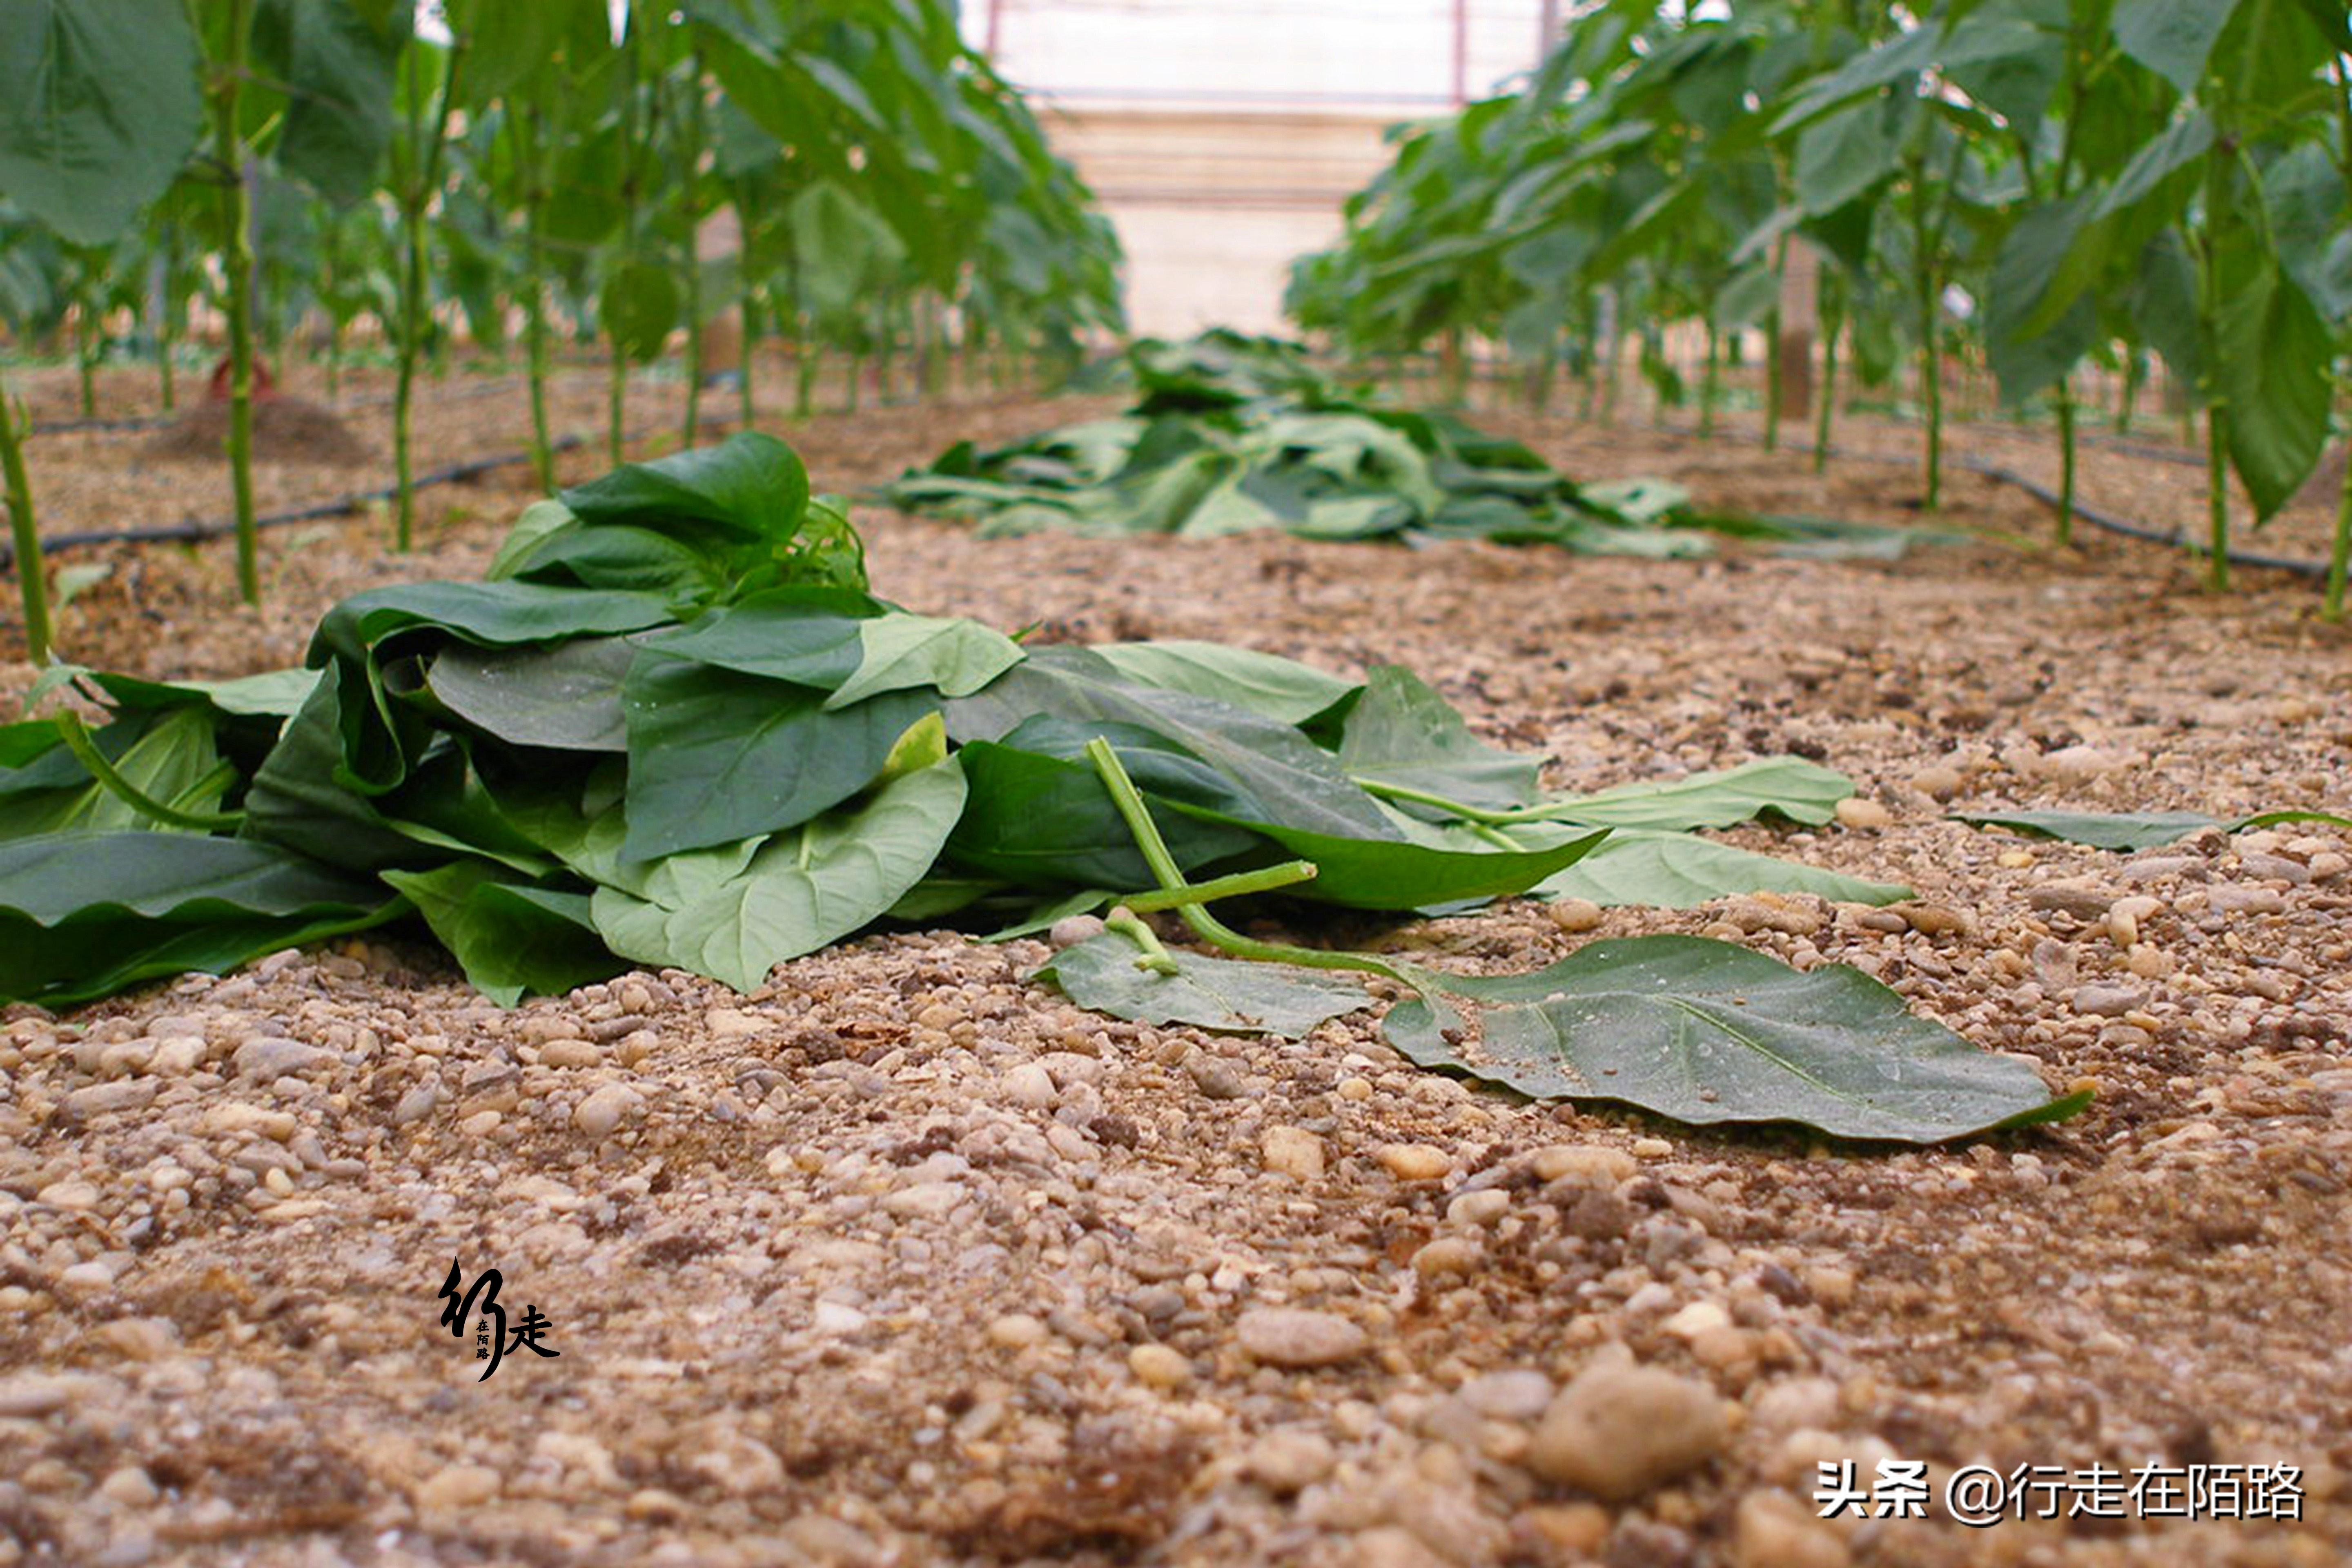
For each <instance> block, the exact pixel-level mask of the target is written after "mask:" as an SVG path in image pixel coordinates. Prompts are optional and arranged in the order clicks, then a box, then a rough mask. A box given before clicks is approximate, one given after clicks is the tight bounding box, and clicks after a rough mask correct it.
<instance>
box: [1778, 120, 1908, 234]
mask: <svg viewBox="0 0 2352 1568" xmlns="http://www.w3.org/2000/svg"><path fill="white" fill-rule="evenodd" d="M1902 151H1903V144H1902V142H1901V140H1900V139H1899V138H1897V137H1895V136H1893V135H1890V134H1889V133H1888V131H1887V124H1886V108H1885V105H1884V104H1882V103H1880V102H1879V101H1878V100H1876V99H1865V100H1863V101H1862V102H1859V103H1856V104H1853V105H1851V106H1850V107H1848V108H1846V109H1843V110H1840V111H1839V112H1837V113H1835V114H1832V115H1830V116H1828V117H1827V118H1825V119H1822V120H1818V121H1814V122H1813V123H1812V124H1811V125H1808V126H1806V127H1805V128H1804V130H1803V131H1801V132H1798V135H1797V159H1796V181H1797V199H1798V201H1799V202H1800V203H1801V205H1803V207H1804V210H1805V211H1806V212H1807V213H1808V214H1811V216H1816V217H1818V216H1822V214H1824V213H1833V212H1835V211H1837V210H1838V209H1839V208H1840V207H1842V206H1844V205H1846V204H1847V203H1848V202H1851V201H1853V200H1855V199H1856V198H1858V197H1860V196H1861V195H1864V193H1865V192H1867V191H1870V190H1872V189H1874V187H1876V186H1878V185H1880V184H1885V182H1886V181H1888V180H1890V179H1893V178H1894V177H1895V170H1896V168H1898V167H1899V166H1900V163H1899V160H1900V158H1901V154H1902Z"/></svg>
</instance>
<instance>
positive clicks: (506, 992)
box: [383, 860, 625, 1007]
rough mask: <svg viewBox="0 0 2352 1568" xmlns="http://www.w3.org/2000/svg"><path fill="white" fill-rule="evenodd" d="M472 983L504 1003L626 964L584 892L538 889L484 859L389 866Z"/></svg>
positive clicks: (391, 877)
mask: <svg viewBox="0 0 2352 1568" xmlns="http://www.w3.org/2000/svg"><path fill="white" fill-rule="evenodd" d="M383 879H384V880H385V881H386V882H388V883H390V884H391V885H392V886H393V887H394V888H395V889H399V890H400V891H401V892H402V893H404V894H406V895H407V897H408V900H409V902H411V903H412V904H415V906H416V912H417V913H418V914H420V915H422V916H423V917H424V918H425V924H427V925H429V926H431V927H432V928H433V934H434V935H435V936H436V937H438V938H439V939H440V941H441V945H442V946H444V947H446V948H447V949H448V950H449V951H450V952H452V953H453V954H455V955H456V957H457V962H458V963H459V964H460V965H462V966H463V967H464V969H465V971H466V979H467V982H468V983H470V984H472V985H473V987H474V988H475V989H476V990H477V991H479V992H481V993H482V994H484V995H485V996H488V997H489V998H490V999H491V1000H492V1001H494V1002H496V1003H498V1004H499V1005H500V1006H502V1007H511V1006H513V1005H515V1004H516V1003H518V1002H520V1001H521V1000H522V999H523V998H524V997H525V996H528V995H538V996H556V995H561V994H563V993H564V992H567V991H570V990H572V988H573V987H575V986H580V985H585V984H590V983H591V982H593V981H598V980H605V979H609V978H611V977H612V976H613V975H614V974H617V973H620V972H621V970H622V969H623V968H624V967H625V965H623V964H622V963H621V962H620V961H619V960H617V959H615V958H614V956H613V955H612V953H611V952H608V951H607V950H606V949H605V946H604V938H603V937H602V936H600V935H599V934H597V931H596V925H595V922H594V921H593V919H591V918H590V914H589V899H588V895H586V894H585V893H568V892H562V891H560V890H557V889H547V888H535V887H530V886H528V885H525V884H521V883H518V882H515V881H513V880H511V879H508V878H507V877H504V876H501V875H500V872H499V868H496V867H493V866H491V865H489V864H488V863H487V862H484V861H480V860H457V861H452V862H451V863H450V864H448V865H446V866H443V867H439V868H436V869H434V870H431V871H386V872H384V873H383Z"/></svg>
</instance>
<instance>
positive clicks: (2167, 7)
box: [2114, 0, 2238, 97]
mask: <svg viewBox="0 0 2352 1568" xmlns="http://www.w3.org/2000/svg"><path fill="white" fill-rule="evenodd" d="M2237 8H2238V6H2237V0H2116V12H2115V22H2114V27H2115V35H2116V43H2117V44H2118V45H2120V46H2121V47H2122V48H2123V51H2124V53H2125V54H2126V55H2129V56H2130V57H2131V58H2133V59H2136V60H2137V61H2138V62H2139V63H2140V64H2142V65H2144V66H2146V67H2147V68H2148V69H2150V70H2152V71H2154V72H2155V73H2156V74H2157V75H2158V76H2160V77H2162V78H2163V79H2165V80H2167V81H2168V82H2170V83H2171V84H2172V85H2173V86H2174V87H2175V88H2178V89H2179V90H2180V93H2181V95H2182V96H2183V97H2189V96H2191V95H2193V94H2195V92H2196V91H2197V84H2198V82H2199V81H2200V80H2201V79H2203V78H2204V75H2205V62H2206V60H2207V58H2210V56H2211V54H2212V53H2213V44H2214V40H2216V39H2217V38H2219V37H2221V29H2222V28H2223V27H2225V26H2228V25H2229V22H2230V16H2231V12H2233V11H2235V10H2236V9H2237Z"/></svg>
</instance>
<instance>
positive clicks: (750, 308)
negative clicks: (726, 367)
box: [735, 247, 760, 430]
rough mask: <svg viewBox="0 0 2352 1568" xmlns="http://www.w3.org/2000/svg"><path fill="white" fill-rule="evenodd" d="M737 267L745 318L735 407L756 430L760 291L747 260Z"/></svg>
mask: <svg viewBox="0 0 2352 1568" xmlns="http://www.w3.org/2000/svg"><path fill="white" fill-rule="evenodd" d="M747 248H748V247H747ZM736 265H737V266H738V268H740V269H741V273H742V277H741V281H740V286H739V288H738V290H737V298H738V300H739V302H740V311H741V315H742V318H743V319H742V326H741V331H740V334H739V336H738V340H737V344H736V349H735V405H736V412H737V414H738V416H739V423H740V424H741V425H742V426H743V428H744V429H746V430H756V429H758V428H759V427H760V421H759V415H758V407H757V400H756V399H754V398H753V396H752V395H751V363H752V361H754V360H755V359H757V358H758V357H759V349H760V289H759V286H758V285H757V284H755V283H754V282H752V281H751V268H750V267H749V266H748V265H746V264H745V260H744V258H741V257H740V256H739V257H738V258H737V262H736Z"/></svg>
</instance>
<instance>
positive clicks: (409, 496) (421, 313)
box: [392, 33, 466, 553]
mask: <svg viewBox="0 0 2352 1568" xmlns="http://www.w3.org/2000/svg"><path fill="white" fill-rule="evenodd" d="M465 56H466V36H465V35H464V34H463V33H459V34H457V35H456V36H454V37H452V38H451V39H450V40H449V47H448V49H447V50H446V53H445V54H444V55H443V58H442V67H441V91H440V100H439V102H438V104H437V105H436V109H435V111H434V114H433V116H432V119H431V121H430V124H429V128H428V124H427V121H426V118H425V105H424V102H423V97H424V93H423V88H424V83H423V81H422V79H420V76H419V69H420V66H419V62H420V60H421V58H422V46H421V45H419V44H418V43H415V42H414V41H412V42H411V43H410V45H409V50H408V95H409V96H408V101H409V115H410V120H409V126H408V132H409V146H408V160H407V163H408V166H407V168H406V170H405V171H404V173H405V174H407V176H408V178H407V181H406V182H405V185H404V189H403V190H402V191H401V193H400V195H401V234H402V243H401V277H400V365H399V373H398V376H397V378H396V379H395V380H394V384H393V395H392V461H393V485H394V489H395V490H396V491H397V492H398V493H397V495H396V496H395V498H394V500H395V501H396V503H397V506H398V513H397V521H396V522H395V523H394V537H393V548H394V549H395V550H397V551H400V552H403V553H406V552H407V551H408V550H409V548H410V547H411V546H412V545H413V544H414V543H415V538H416V487H415V453H414V452H413V450H412V449H411V447H412V444H411V441H410V438H409V428H410V416H411V413H412V411H413V408H414V405H415V392H416V362H417V359H418V357H419V356H420V355H421V354H423V353H424V352H425V326H426V322H427V321H428V319H429V317H430V313H431V300H430V299H429V297H428V296H427V295H426V293H425V208H427V207H428V206H430V205H432V203H433V193H434V191H435V189H436V187H437V186H438V185H439V184H440V183H441V153H442V149H443V148H444V147H445V146H446V144H447V142H448V140H449V121H450V117H451V116H452V115H453V114H455V113H456V112H457V70H458V67H459V65H460V63H461V62H462V61H463V60H464V59H465Z"/></svg>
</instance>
